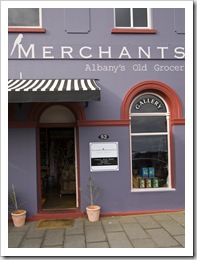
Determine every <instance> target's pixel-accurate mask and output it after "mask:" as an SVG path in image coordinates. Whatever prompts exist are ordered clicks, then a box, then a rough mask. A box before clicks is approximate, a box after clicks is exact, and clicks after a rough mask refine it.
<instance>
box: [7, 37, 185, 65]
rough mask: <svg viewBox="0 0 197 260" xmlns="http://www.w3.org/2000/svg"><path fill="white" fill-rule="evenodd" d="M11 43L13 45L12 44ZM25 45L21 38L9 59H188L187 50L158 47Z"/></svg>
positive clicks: (180, 47)
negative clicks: (186, 57)
mask: <svg viewBox="0 0 197 260" xmlns="http://www.w3.org/2000/svg"><path fill="white" fill-rule="evenodd" d="M9 42H10V41H9ZM27 42H28V41H27V39H25V42H24V36H23V34H21V33H20V34H19V35H18V36H17V37H16V38H15V40H14V41H13V42H12V45H11V46H9V59H86V60H88V59H126V60H132V59H184V58H185V49H184V47H183V46H175V45H169V44H163V45H161V46H156V45H149V46H146V45H141V46H137V45H131V44H128V45H124V46H123V45H118V44H116V45H113V46H111V45H97V44H96V45H91V44H88V45H80V44H73V45H67V44H62V45H59V44H58V45H44V46H43V45H41V44H34V43H27Z"/></svg>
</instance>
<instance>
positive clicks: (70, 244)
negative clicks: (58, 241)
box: [64, 235, 86, 248]
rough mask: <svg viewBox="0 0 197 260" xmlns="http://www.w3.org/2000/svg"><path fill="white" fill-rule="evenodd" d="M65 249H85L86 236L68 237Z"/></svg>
mask: <svg viewBox="0 0 197 260" xmlns="http://www.w3.org/2000/svg"><path fill="white" fill-rule="evenodd" d="M64 247H66V248H85V247H86V246H85V236H84V235H73V236H66V237H65V241H64Z"/></svg>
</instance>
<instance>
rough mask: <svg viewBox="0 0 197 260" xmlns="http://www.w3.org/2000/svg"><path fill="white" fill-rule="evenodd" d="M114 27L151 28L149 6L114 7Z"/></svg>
mask: <svg viewBox="0 0 197 260" xmlns="http://www.w3.org/2000/svg"><path fill="white" fill-rule="evenodd" d="M115 27H122V28H151V11H150V9H149V8H115Z"/></svg>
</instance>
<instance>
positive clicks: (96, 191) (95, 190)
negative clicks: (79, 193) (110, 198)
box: [84, 177, 102, 205]
mask: <svg viewBox="0 0 197 260" xmlns="http://www.w3.org/2000/svg"><path fill="white" fill-rule="evenodd" d="M87 187H88V188H89V193H90V198H88V197H87V196H85V195H84V198H85V199H86V200H87V201H88V203H90V205H95V202H96V201H97V199H98V197H99V195H100V194H101V191H102V190H101V188H100V187H96V185H95V183H94V178H93V177H90V178H89V180H88V185H87Z"/></svg>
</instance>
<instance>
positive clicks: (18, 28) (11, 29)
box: [8, 8, 46, 32]
mask: <svg viewBox="0 0 197 260" xmlns="http://www.w3.org/2000/svg"><path fill="white" fill-rule="evenodd" d="M15 9H17V8H15ZM29 9H31V8H29ZM37 9H39V25H38V26H30V25H27V26H24V25H11V26H9V25H8V32H46V29H45V28H43V27H42V8H37ZM8 12H9V9H8Z"/></svg>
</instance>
